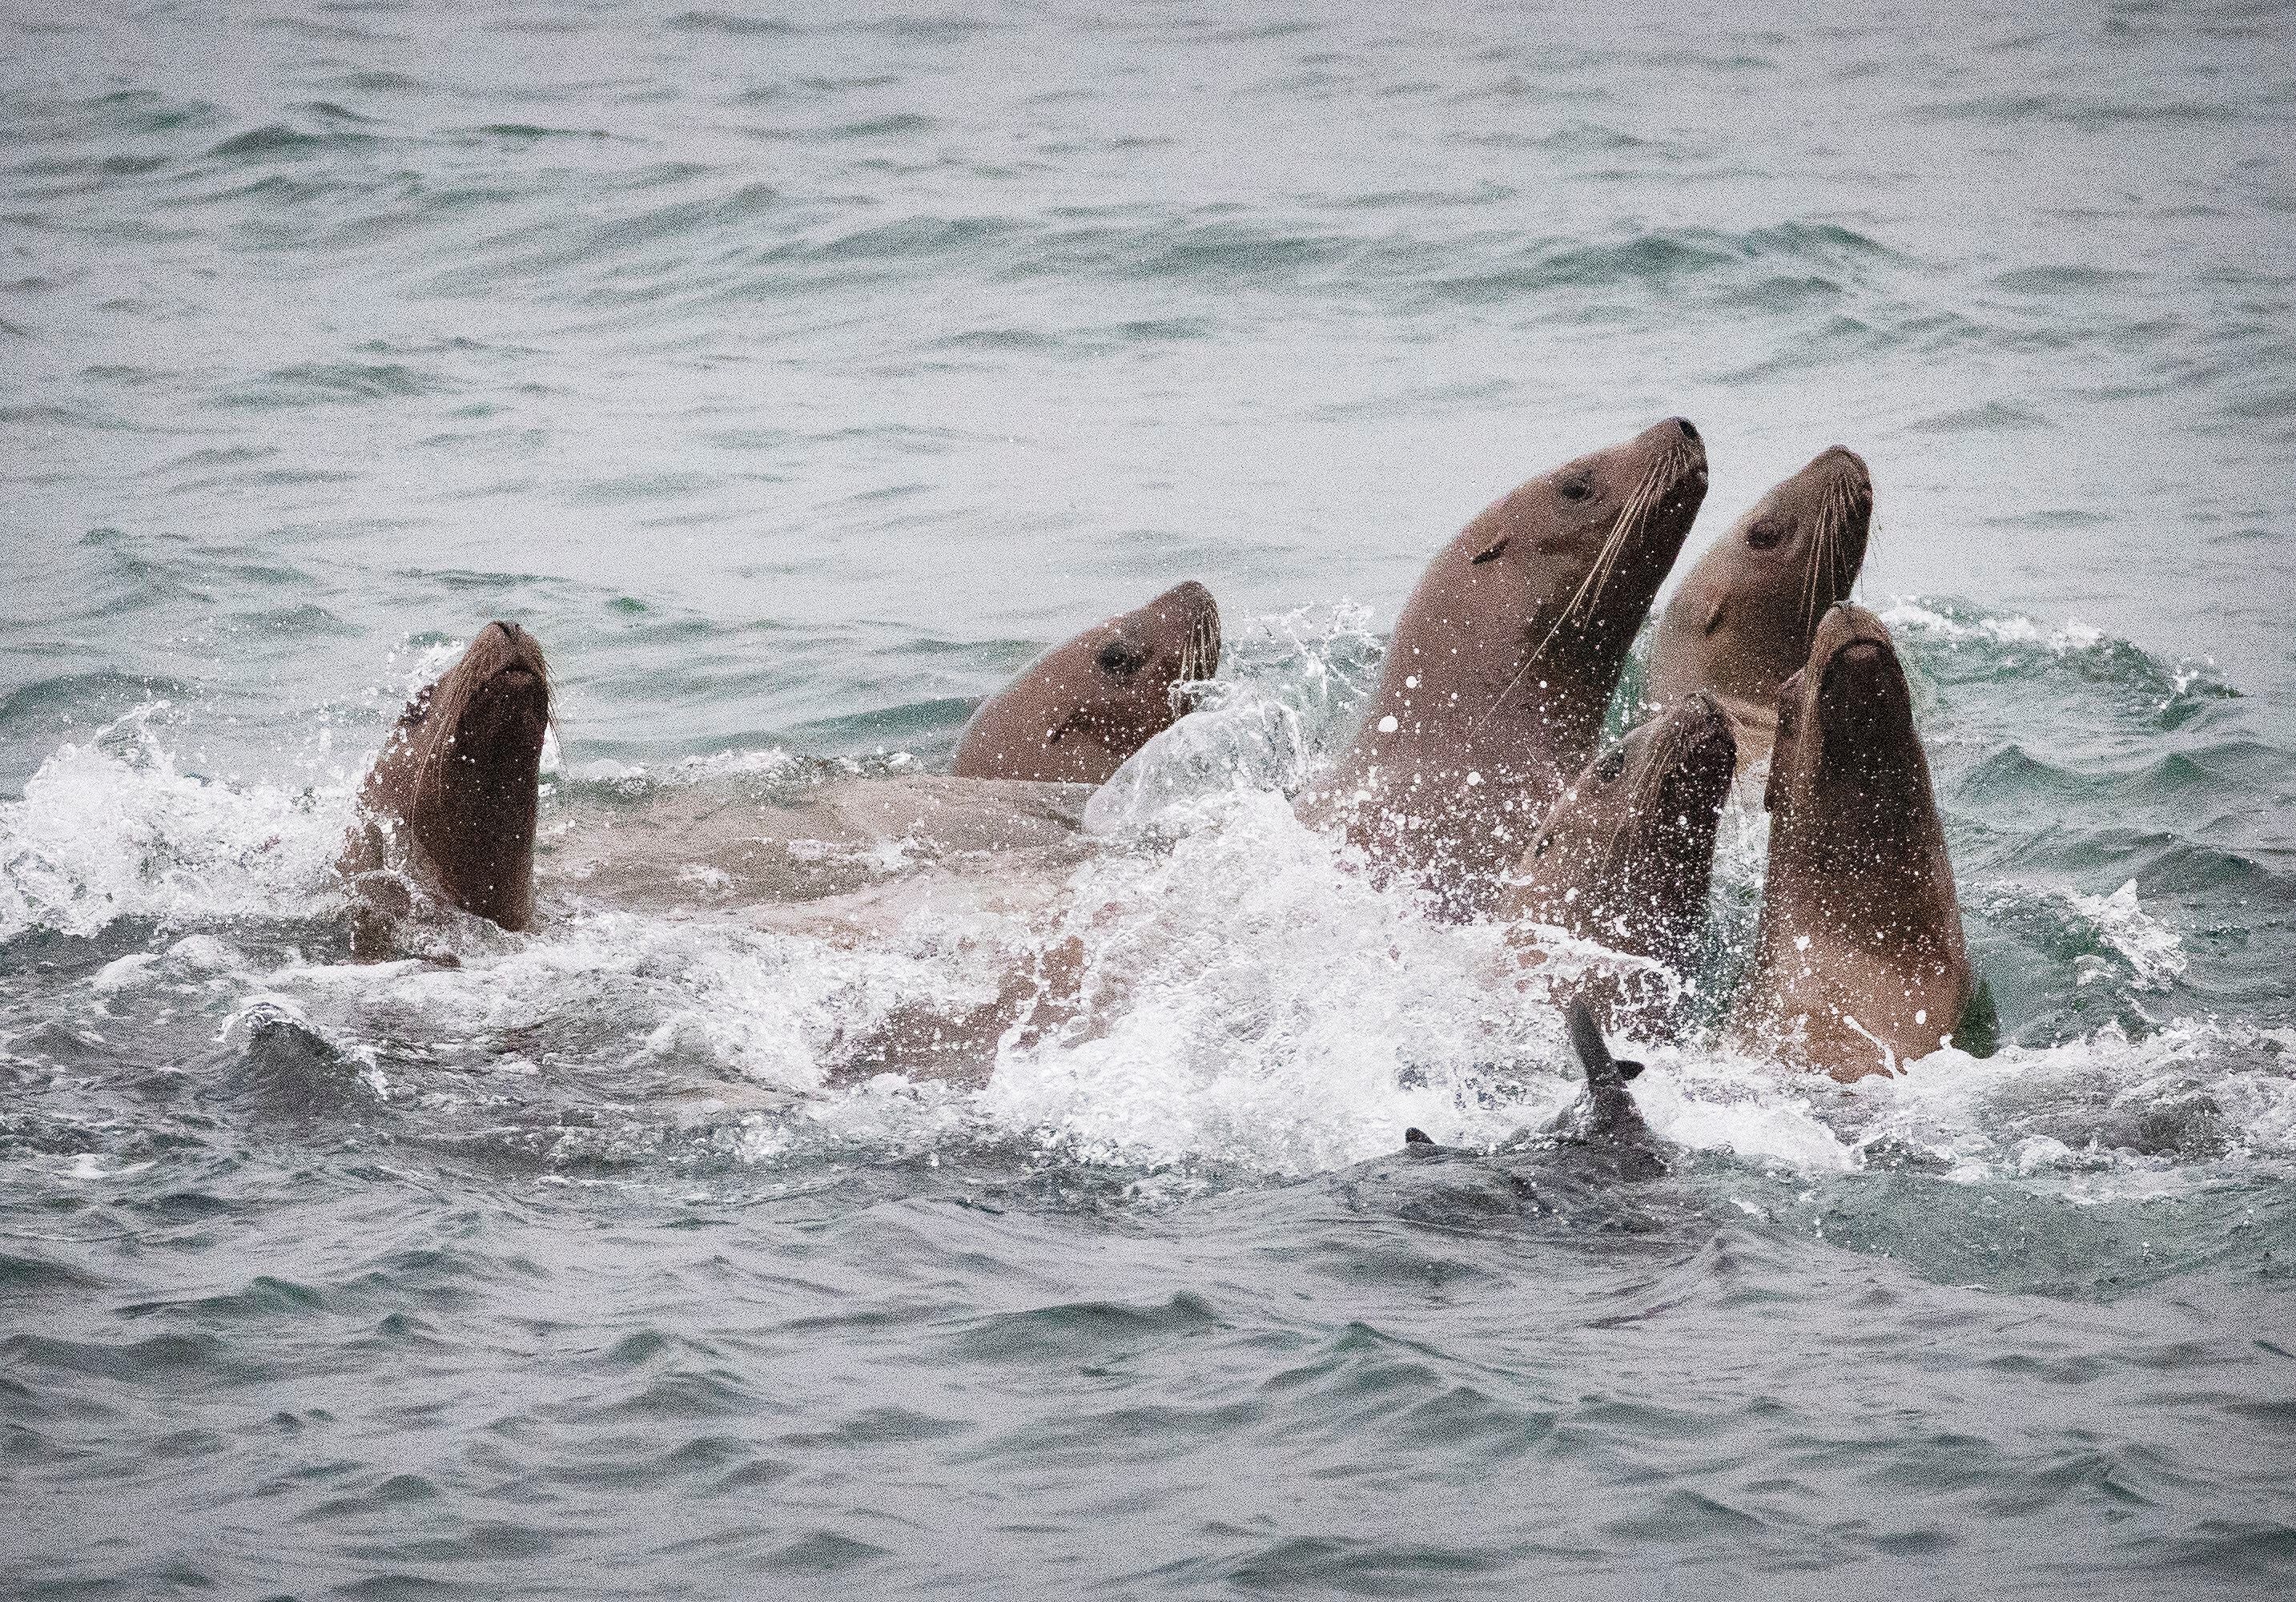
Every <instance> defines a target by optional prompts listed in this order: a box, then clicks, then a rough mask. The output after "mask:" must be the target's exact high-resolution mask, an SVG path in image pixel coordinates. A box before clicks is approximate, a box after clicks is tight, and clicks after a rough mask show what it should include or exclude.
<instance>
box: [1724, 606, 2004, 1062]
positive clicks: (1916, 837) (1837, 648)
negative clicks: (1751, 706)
mask: <svg viewBox="0 0 2296 1602" xmlns="http://www.w3.org/2000/svg"><path fill="white" fill-rule="evenodd" d="M1763 804H1764V805H1766V806H1767V808H1768V809H1769V811H1770V866H1769V875H1768V880H1767V883H1766V884H1765V885H1764V887H1763V891H1762V912H1761V919H1760V922H1759V925H1758V926H1757V929H1756V932H1755V937H1754V965H1753V970H1752V972H1751V974H1750V975H1749V976H1748V980H1747V983H1746V988H1745V990H1744V991H1743V993H1742V994H1741V996H1740V997H1739V998H1738V1001H1737V1004H1736V1007H1735V1009H1734V1013H1733V1015H1732V1020H1731V1032H1732V1034H1733V1036H1734V1038H1735V1039H1738V1040H1739V1041H1740V1042H1741V1043H1742V1044H1744V1045H1746V1046H1749V1047H1754V1048H1757V1049H1762V1048H1771V1047H1775V1048H1777V1049H1779V1050H1781V1051H1783V1052H1784V1054H1785V1055H1786V1056H1789V1057H1790V1058H1798V1059H1800V1060H1802V1061H1805V1062H1807V1063H1808V1064H1810V1065H1811V1066H1813V1067H1816V1068H1822V1069H1824V1070H1825V1071H1826V1072H1830V1073H1832V1074H1833V1076H1834V1077H1835V1078H1836V1079H1839V1080H1854V1079H1858V1078H1861V1077H1863V1076H1864V1075H1866V1074H1869V1073H1878V1072H1884V1071H1891V1072H1894V1071H1895V1069H1896V1067H1897V1065H1898V1063H1900V1062H1906V1061H1910V1060H1912V1059H1914V1058H1915V1057H1920V1056H1926V1055H1928V1054H1929V1053H1930V1052H1932V1051H1934V1050H1936V1049H1937V1048H1938V1047H1939V1046H1940V1045H1942V1044H1945V1043H1947V1042H1948V1041H1949V1040H1950V1039H1952V1038H1953V1035H1954V1031H1956V1028H1958V1027H1959V1026H1960V1023H1961V1020H1962V1017H1963V1015H1964V1012H1965V1011H1966V1010H1968V1009H1969V1007H1970V1005H1971V1002H1972V998H1973V997H1974V995H1975V994H1976V991H1977V986H1976V985H1975V983H1974V981H1973V978H1972V974H1971V971H1970V965H1969V957H1968V955H1967V951H1966V949H1965V948H1964V941H1963V938H1962V928H1961V908H1960V905H1959V903H1958V902H1957V901H1956V900H1955V897H1954V888H1953V864H1952V863H1951V862H1950V861H1949V860H1948V858H1947V855H1946V843H1945V826H1944V824H1943V822H1942V821H1941V820H1940V819H1939V816H1938V809H1937V799H1936V796H1935V795H1934V793H1932V791H1931V785H1930V767H1929V760H1928V758H1927V757H1926V756H1925V755H1924V754H1923V751H1922V742H1921V736H1920V735H1919V734H1918V733H1917V732H1916V731H1915V727H1914V703H1913V697H1912V695H1911V694H1909V692H1908V691H1907V686H1906V675H1905V670H1904V669H1903V668H1902V667H1900V666H1899V665H1898V653H1897V651H1896V648H1895V647H1894V646H1893V645H1891V643H1890V631H1889V630H1888V629H1887V628H1884V627H1882V620H1881V619H1879V618H1877V617H1875V616H1874V614H1873V613H1872V612H1867V611H1866V610H1865V609H1864V608H1863V607H1858V606H1851V605H1849V604H1837V605H1835V606H1833V607H1832V608H1830V609H1828V611H1827V612H1826V613H1825V618H1824V619H1823V620H1821V621H1820V622H1819V624H1818V627H1817V634H1816V638H1815V639H1814V640H1813V641H1812V643H1811V645H1810V653H1809V661H1808V662H1806V663H1805V664H1803V666H1802V667H1801V668H1800V670H1798V671H1796V672H1795V673H1794V674H1793V675H1792V676H1791V677H1790V678H1787V679H1786V681H1785V683H1784V684H1783V685H1781V686H1779V688H1778V705H1777V748H1776V751H1775V753H1774V754H1773V755H1772V757H1771V759H1770V777H1769V786H1768V789H1767V793H1766V794H1765V795H1764V797H1763Z"/></svg>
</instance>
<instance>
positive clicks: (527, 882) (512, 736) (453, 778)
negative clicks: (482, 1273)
mask: <svg viewBox="0 0 2296 1602" xmlns="http://www.w3.org/2000/svg"><path fill="white" fill-rule="evenodd" d="M549 727H550V673H549V668H548V665H547V664H546V663H545V661H544V660H543V656H542V647H541V646H540V645H538V644H537V642H536V640H535V637H533V636H532V635H530V634H529V633H527V632H526V630H524V629H523V628H520V627H519V626H518V625H517V624H515V623H504V622H495V623H489V624H488V625H487V627H486V628H483V629H481V630H480V632H479V636H478V637H477V638H476V639H474V640H472V641H471V645H470V648H469V649H468V650H466V651H464V652H463V655H462V658H461V660H459V661H456V662H455V665H454V666H453V667H451V668H449V669H447V671H446V672H445V673H444V674H442V675H440V676H439V679H438V680H437V682H435V683H433V684H432V685H430V686H429V687H428V688H426V689H424V690H423V691H422V692H421V693H420V694H417V695H416V696H415V697H414V700H413V701H411V702H408V703H407V706H406V711H403V712H401V713H400V714H399V717H398V722H397V723H396V724H395V725H393V727H392V728H391V731H390V734H389V736H388V737H387V738H386V739H385V740H384V741H383V744H382V750H381V752H380V753H379V754H378V755H377V756H376V758H375V762H374V767H373V768H372V769H371V770H370V771H369V772H368V774H367V776H366V782H365V785H362V786H361V788H360V790H359V799H358V817H357V820H356V821H355V822H354V823H353V824H352V826H351V831H350V834H349V835H348V838H347V839H346V840H345V841H344V842H343V850H342V854H341V856H340V858H339V859H338V860H337V864H336V866H337V868H338V870H339V871H340V873H341V874H342V875H343V877H344V879H345V880H346V881H348V883H350V885H351V887H352V890H353V892H354V896H355V900H356V903H357V923H356V924H355V928H354V934H353V945H354V949H357V950H358V951H359V952H360V954H361V955H373V954H374V953H375V951H376V950H377V949H379V948H380V947H381V945H383V944H385V943H387V941H388V929H387V924H388V920H389V919H391V918H394V917H398V916H405V914H406V912H407V911H409V910H410V909H411V908H412V906H413V904H414V891H418V890H419V891H422V892H423V893H426V894H428V895H430V896H432V897H435V898H436V899H437V900H439V901H441V902H444V903H445V904H447V905H448V906H452V907H455V908H460V909H462V910H463V911H464V912H468V913H472V914H475V915H476V916H480V917H482V918H487V919H489V920H491V921H492V922H494V923H496V924H500V925H501V926H502V927H503V928H504V929H508V930H513V931H516V930H523V929H525V928H527V927H528V926H529V924H531V923H532V922H533V918H534V830H535V811H536V807H537V799H538V797H539V794H540V791H541V782H542V743H543V739H544V736H545V735H546V734H547V733H548V731H549Z"/></svg>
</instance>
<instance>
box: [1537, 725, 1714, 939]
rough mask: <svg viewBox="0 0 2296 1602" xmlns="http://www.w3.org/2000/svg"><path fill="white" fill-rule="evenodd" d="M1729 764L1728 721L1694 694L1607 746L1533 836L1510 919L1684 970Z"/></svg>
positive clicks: (1701, 916) (1698, 921) (1700, 921)
mask: <svg viewBox="0 0 2296 1602" xmlns="http://www.w3.org/2000/svg"><path fill="white" fill-rule="evenodd" d="M1737 765H1738V746H1737V741H1736V739H1735V737H1734V735H1732V733H1731V729H1730V720H1729V719H1727V718H1726V717H1725V716H1723V714H1722V710H1721V708H1720V707H1719V706H1718V705H1716V704H1715V702H1714V698H1713V697H1712V696H1710V695H1708V694H1703V693H1698V694H1691V695H1685V697H1683V698H1682V699H1681V700H1680V701H1678V702H1676V703H1675V704H1674V705H1672V706H1670V707H1669V708H1667V709H1666V711H1663V712H1661V713H1660V714H1659V715H1658V716H1657V717H1655V718H1652V719H1650V720H1649V721H1648V722H1646V723H1644V724H1643V726H1642V727H1639V728H1637V729H1636V730H1635V731H1634V732H1633V733H1632V734H1630V735H1627V736H1626V737H1625V738H1624V739H1622V740H1620V741H1618V742H1616V743H1613V744H1612V745H1611V746H1610V747H1609V748H1608V749H1606V750H1604V751H1603V752H1601V753H1600V754H1598V755H1597V756H1596V757H1595V760H1593V761H1591V762H1589V763H1588V764H1587V766H1586V768H1583V769H1582V770H1581V771H1580V772H1579V776H1578V777H1576V778H1575V779H1573V780H1572V781H1571V783H1570V788H1568V789H1567V790H1565V791H1564V792H1563V793H1562V799H1561V800H1560V801H1556V802H1555V804H1554V809H1553V810H1552V811H1551V812H1549V813H1548V814H1547V817H1546V820H1545V822H1543V823H1542V824H1541V825H1540V826H1539V828H1538V833H1537V834H1534V835H1533V836H1532V837H1531V842H1530V847H1529V850H1526V851H1525V852H1524V853H1523V857H1522V862H1521V867H1519V868H1518V870H1517V876H1516V881H1515V891H1514V894H1513V898H1512V899H1511V900H1510V903H1509V905H1510V906H1511V907H1512V908H1513V909H1514V913H1515V916H1529V917H1531V918H1534V919H1536V920H1537V921H1538V922H1540V923H1544V924H1557V925H1560V926H1562V927H1563V928H1567V929H1570V930H1572V931H1574V932H1579V933H1581V934H1584V935H1586V936H1587V937H1589V938H1591V939H1594V940H1597V941H1601V942H1602V943H1603V944H1604V945H1607V946H1610V947H1611V948H1612V949H1615V950H1620V951H1627V952H1631V953H1634V954H1636V955H1638V956H1643V957H1653V958H1656V959H1657V960H1659V961H1661V962H1664V963H1667V964H1668V965H1671V966H1675V967H1680V966H1682V965H1685V963H1686V961H1687V960H1688V959H1689V958H1690V957H1692V956H1693V954H1694V949H1695V947H1696V945H1697V942H1698V940H1699V936H1700V932H1701V931H1702V928H1703V926H1704V923H1705V912H1706V898H1707V889H1708V885H1709V883H1710V880H1711V878H1712V876H1713V868H1714V831H1715V825H1716V820H1717V818H1718V817H1719V815H1720V813H1721V810H1722V806H1723V803H1724V801H1726V799H1727V798H1728V795H1729V793H1730V783H1731V779H1732V777H1733V776H1734V774H1735V773H1736V771H1737Z"/></svg>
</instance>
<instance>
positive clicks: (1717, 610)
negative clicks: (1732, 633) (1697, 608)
mask: <svg viewBox="0 0 2296 1602" xmlns="http://www.w3.org/2000/svg"><path fill="white" fill-rule="evenodd" d="M1729 612H1730V597H1729V596H1726V595H1725V596H1715V597H1714V604H1713V605H1711V606H1710V607H1708V608H1707V609H1706V632H1707V633H1709V634H1711V633H1713V632H1714V631H1715V630H1716V629H1717V628H1721V627H1722V620H1723V619H1724V618H1725V617H1726V616H1728V615H1729Z"/></svg>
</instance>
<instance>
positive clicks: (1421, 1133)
mask: <svg viewBox="0 0 2296 1602" xmlns="http://www.w3.org/2000/svg"><path fill="white" fill-rule="evenodd" d="M1403 1144H1404V1145H1406V1146H1432V1145H1434V1144H1435V1142H1434V1141H1433V1140H1432V1139H1431V1138H1429V1137H1428V1134H1427V1131H1426V1130H1404V1131H1403Z"/></svg>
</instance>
